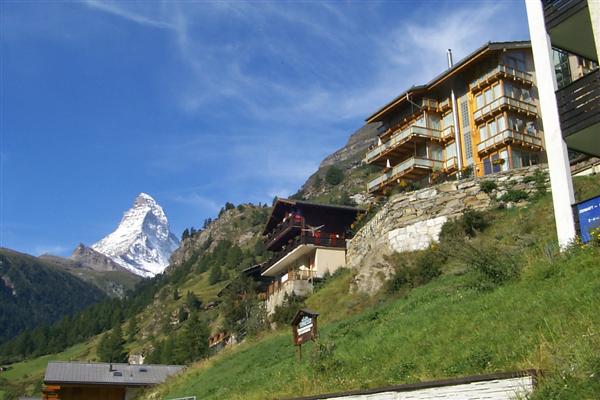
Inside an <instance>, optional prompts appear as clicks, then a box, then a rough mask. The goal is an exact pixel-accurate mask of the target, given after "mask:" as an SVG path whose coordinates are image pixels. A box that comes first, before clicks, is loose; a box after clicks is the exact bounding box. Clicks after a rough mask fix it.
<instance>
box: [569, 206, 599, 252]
mask: <svg viewBox="0 0 600 400" xmlns="http://www.w3.org/2000/svg"><path fill="white" fill-rule="evenodd" d="M573 207H574V208H575V213H576V216H577V220H578V221H579V232H580V234H581V241H582V242H583V243H587V242H589V241H590V239H591V236H590V232H592V231H593V230H594V229H599V228H600V196H596V197H592V198H591V199H587V200H584V201H581V202H579V203H577V204H575V205H574V206H573Z"/></svg>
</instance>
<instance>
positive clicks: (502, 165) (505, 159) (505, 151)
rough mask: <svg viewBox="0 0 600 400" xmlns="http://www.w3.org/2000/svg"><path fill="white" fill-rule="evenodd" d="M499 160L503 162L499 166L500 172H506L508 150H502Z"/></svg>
mask: <svg viewBox="0 0 600 400" xmlns="http://www.w3.org/2000/svg"><path fill="white" fill-rule="evenodd" d="M500 159H501V160H502V161H503V162H502V164H500V167H501V168H502V171H508V150H502V151H501V152H500Z"/></svg>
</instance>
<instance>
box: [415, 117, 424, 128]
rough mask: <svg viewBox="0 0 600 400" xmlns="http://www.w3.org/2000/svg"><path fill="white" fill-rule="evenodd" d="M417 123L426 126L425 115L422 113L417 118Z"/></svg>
mask: <svg viewBox="0 0 600 400" xmlns="http://www.w3.org/2000/svg"><path fill="white" fill-rule="evenodd" d="M415 125H416V126H422V127H425V115H421V116H420V117H419V118H417V120H416V121H415Z"/></svg>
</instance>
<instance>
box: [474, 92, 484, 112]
mask: <svg viewBox="0 0 600 400" xmlns="http://www.w3.org/2000/svg"><path fill="white" fill-rule="evenodd" d="M475 104H476V107H477V109H478V110H479V109H480V108H481V107H483V106H484V102H483V93H479V94H478V95H477V96H475Z"/></svg>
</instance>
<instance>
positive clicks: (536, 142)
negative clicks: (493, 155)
mask: <svg viewBox="0 0 600 400" xmlns="http://www.w3.org/2000/svg"><path fill="white" fill-rule="evenodd" d="M508 143H513V144H516V145H519V146H521V147H530V148H532V149H533V150H534V151H540V150H542V139H541V138H539V137H537V136H532V135H528V134H525V133H521V132H516V131H513V130H511V129H505V130H503V131H502V132H500V133H498V134H496V135H494V136H492V137H490V138H487V139H486V140H483V141H481V142H480V143H479V144H477V153H479V154H486V153H489V152H491V151H494V150H495V149H497V148H498V147H501V146H503V145H505V144H508Z"/></svg>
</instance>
